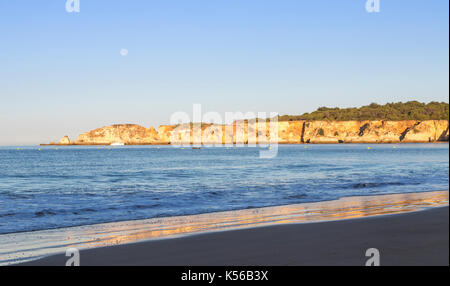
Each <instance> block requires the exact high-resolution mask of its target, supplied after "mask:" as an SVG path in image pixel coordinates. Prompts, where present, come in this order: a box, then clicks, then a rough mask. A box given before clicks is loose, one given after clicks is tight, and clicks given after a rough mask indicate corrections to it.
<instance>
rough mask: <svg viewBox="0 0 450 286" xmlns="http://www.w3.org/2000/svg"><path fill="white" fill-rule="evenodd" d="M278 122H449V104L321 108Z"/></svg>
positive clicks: (287, 116) (412, 102)
mask: <svg viewBox="0 0 450 286" xmlns="http://www.w3.org/2000/svg"><path fill="white" fill-rule="evenodd" d="M278 120H279V121H295V120H327V121H348V120H358V121H362V120H449V104H448V103H446V102H434V101H433V102H430V103H428V104H426V103H421V102H418V101H408V102H405V103H402V102H397V103H387V104H385V105H378V104H376V103H371V104H370V105H366V106H362V107H360V108H356V107H353V108H342V109H341V108H337V107H335V108H328V107H320V108H318V109H317V110H316V111H314V112H311V113H304V114H302V115H283V116H279V118H278Z"/></svg>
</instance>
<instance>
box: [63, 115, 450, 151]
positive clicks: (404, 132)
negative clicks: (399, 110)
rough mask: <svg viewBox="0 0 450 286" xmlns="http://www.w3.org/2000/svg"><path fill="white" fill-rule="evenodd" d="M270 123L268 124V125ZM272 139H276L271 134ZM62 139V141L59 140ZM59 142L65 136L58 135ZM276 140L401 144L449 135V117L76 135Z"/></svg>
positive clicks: (124, 127) (125, 127)
mask: <svg viewBox="0 0 450 286" xmlns="http://www.w3.org/2000/svg"><path fill="white" fill-rule="evenodd" d="M271 127H272V128H271ZM276 138H277V139H276ZM63 139H64V140H63ZM63 139H62V140H61V141H60V144H62V143H61V142H68V143H64V144H70V140H69V139H68V138H67V140H66V139H65V138H63ZM274 140H277V142H278V143H280V144H287V143H290V144H301V143H312V144H318V143H319V144H325V143H401V142H417V143H419V142H420V143H425V142H437V141H448V140H449V122H448V120H425V121H414V120H409V121H408V120H407V121H383V120H378V121H286V122H278V125H276V126H271V124H270V123H269V122H258V123H257V122H254V121H250V122H248V121H237V122H234V123H233V124H232V125H218V124H201V125H200V124H192V123H191V124H182V125H163V126H160V127H159V128H158V130H155V129H154V128H153V127H150V128H145V127H142V126H139V125H135V124H119V125H112V126H107V127H102V128H99V129H95V130H92V131H90V132H87V133H83V134H81V135H80V136H79V137H78V139H77V141H76V142H75V144H84V145H93V144H105V145H109V144H111V143H116V142H120V143H125V144H128V145H139V144H189V143H203V144H225V143H229V144H230V143H234V144H257V143H269V142H271V141H272V142H274Z"/></svg>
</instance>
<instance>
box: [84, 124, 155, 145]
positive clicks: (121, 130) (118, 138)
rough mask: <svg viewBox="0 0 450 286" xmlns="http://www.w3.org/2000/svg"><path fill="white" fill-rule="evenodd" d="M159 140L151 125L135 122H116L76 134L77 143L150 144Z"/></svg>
mask: <svg viewBox="0 0 450 286" xmlns="http://www.w3.org/2000/svg"><path fill="white" fill-rule="evenodd" d="M155 142H159V137H158V133H157V132H156V130H155V129H154V128H153V127H150V128H145V127H142V126H140V125H136V124H117V125H112V126H107V127H102V128H98V129H95V130H92V131H89V132H86V133H83V134H81V135H80V136H78V139H77V141H76V143H77V144H86V145H88V144H106V145H109V144H111V143H124V144H127V145H138V144H152V143H155Z"/></svg>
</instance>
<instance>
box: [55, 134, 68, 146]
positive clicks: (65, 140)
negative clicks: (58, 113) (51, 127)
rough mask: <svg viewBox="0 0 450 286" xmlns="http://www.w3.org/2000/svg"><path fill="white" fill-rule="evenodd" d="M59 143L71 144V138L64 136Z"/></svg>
mask: <svg viewBox="0 0 450 286" xmlns="http://www.w3.org/2000/svg"><path fill="white" fill-rule="evenodd" d="M58 144H60V145H69V144H70V139H69V137H68V136H64V137H63V138H61V140H59V142H58Z"/></svg>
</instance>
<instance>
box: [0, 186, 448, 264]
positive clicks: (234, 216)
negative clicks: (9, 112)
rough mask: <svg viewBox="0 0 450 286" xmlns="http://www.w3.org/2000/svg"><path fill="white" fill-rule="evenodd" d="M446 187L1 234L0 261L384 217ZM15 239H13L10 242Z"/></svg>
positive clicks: (429, 201) (441, 201)
mask: <svg viewBox="0 0 450 286" xmlns="http://www.w3.org/2000/svg"><path fill="white" fill-rule="evenodd" d="M448 196H449V195H448V191H437V192H421V193H403V194H390V195H376V196H359V197H345V198H341V199H339V200H334V201H325V202H314V203H304V204H296V205H285V206H275V207H265V208H256V209H246V210H236V211H225V212H215V213H206V214H197V215H188V216H176V217H167V218H153V219H145V220H134V221H121V222H111V223H103V224H94V225H85V226H78V227H69V228H60V229H51V230H44V231H33V232H22V233H10V234H4V235H0V242H1V243H0V245H3V246H2V247H0V265H1V264H4V265H7V264H15V263H21V262H25V261H27V260H32V259H38V258H42V257H45V256H48V255H54V254H57V253H61V252H63V251H64V250H65V249H67V248H69V247H78V248H80V249H89V248H90V249H97V248H101V247H111V246H117V245H129V244H133V243H139V242H140V241H141V242H142V241H147V242H151V241H161V240H167V239H169V238H170V239H175V238H181V237H185V238H186V237H191V236H196V235H204V234H208V233H223V232H228V231H234V230H244V229H258V228H260V227H270V226H276V225H300V224H301V225H304V224H310V223H319V222H327V223H329V222H333V221H348V220H352V219H358V218H371V217H386V215H390V214H399V213H413V212H416V211H419V210H423V209H428V208H435V207H437V206H448ZM13 242H14V243H13Z"/></svg>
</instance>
